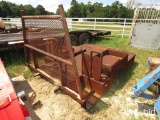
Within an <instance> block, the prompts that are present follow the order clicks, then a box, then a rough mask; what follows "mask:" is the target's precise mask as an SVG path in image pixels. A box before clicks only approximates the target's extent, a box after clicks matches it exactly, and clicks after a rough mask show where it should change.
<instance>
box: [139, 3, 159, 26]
mask: <svg viewBox="0 0 160 120" xmlns="http://www.w3.org/2000/svg"><path fill="white" fill-rule="evenodd" d="M136 16H137V22H141V23H154V24H157V23H160V5H145V6H143V5H142V6H140V7H139V8H138V12H137V15H136Z"/></svg>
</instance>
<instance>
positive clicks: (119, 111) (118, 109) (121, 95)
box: [1, 35, 160, 120]
mask: <svg viewBox="0 0 160 120" xmlns="http://www.w3.org/2000/svg"><path fill="white" fill-rule="evenodd" d="M128 39H129V38H127V37H125V38H121V37H118V36H113V35H110V36H106V37H105V38H102V39H101V40H96V41H94V43H93V44H96V45H99V46H103V47H112V48H115V49H121V50H125V51H129V52H133V53H135V54H136V58H135V64H134V65H133V66H131V67H130V68H129V69H128V70H126V71H120V72H119V73H118V75H117V77H116V78H115V80H114V82H113V85H112V87H111V89H110V91H109V92H107V93H106V94H104V96H103V97H102V98H101V99H100V100H99V101H98V104H96V105H95V106H94V107H93V108H92V109H90V110H88V111H87V112H88V113H89V114H90V115H93V116H94V118H97V119H104V118H105V119H120V120H121V119H123V120H142V119H147V120H152V119H155V118H157V116H154V117H153V116H150V115H147V116H146V115H143V114H139V115H138V116H137V115H136V114H134V111H135V110H136V109H137V104H138V103H145V104H151V105H153V104H154V101H152V100H147V99H141V98H138V99H132V97H131V96H132V91H131V88H132V86H133V85H135V84H136V83H137V82H138V81H139V80H140V79H141V78H142V77H143V76H144V75H145V74H146V72H147V71H148V66H147V60H148V57H159V58H160V54H159V51H153V50H144V49H138V48H133V47H131V46H128V45H127V44H128ZM1 57H2V59H3V61H5V65H6V68H7V71H8V74H9V76H10V77H15V76H18V75H24V77H25V78H26V79H32V76H33V73H32V72H31V71H30V70H29V69H28V68H27V67H25V65H24V63H25V60H24V53H23V49H19V50H15V51H10V52H8V51H7V52H6V53H3V55H2V54H1ZM126 112H127V114H125V113H126Z"/></svg>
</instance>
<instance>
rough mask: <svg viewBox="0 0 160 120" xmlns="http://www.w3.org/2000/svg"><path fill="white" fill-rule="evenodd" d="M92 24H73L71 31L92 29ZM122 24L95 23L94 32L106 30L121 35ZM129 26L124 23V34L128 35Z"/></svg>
mask: <svg viewBox="0 0 160 120" xmlns="http://www.w3.org/2000/svg"><path fill="white" fill-rule="evenodd" d="M94 25H95V23H94V22H73V24H72V30H79V29H94ZM123 27H124V25H123V22H122V23H117V24H116V23H108V22H103V23H100V22H97V23H96V30H108V31H112V34H122V31H123ZM130 27H131V25H129V24H128V23H126V25H125V31H124V34H129V33H130V29H131V28H130Z"/></svg>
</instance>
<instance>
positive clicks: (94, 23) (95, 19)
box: [94, 18, 97, 30]
mask: <svg viewBox="0 0 160 120" xmlns="http://www.w3.org/2000/svg"><path fill="white" fill-rule="evenodd" d="M96 22H97V20H96V18H95V20H94V30H96Z"/></svg>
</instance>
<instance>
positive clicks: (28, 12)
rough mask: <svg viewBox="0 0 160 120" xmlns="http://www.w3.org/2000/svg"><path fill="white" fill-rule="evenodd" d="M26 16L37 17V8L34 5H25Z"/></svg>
mask: <svg viewBox="0 0 160 120" xmlns="http://www.w3.org/2000/svg"><path fill="white" fill-rule="evenodd" d="M24 11H25V15H35V8H34V7H33V6H32V5H24Z"/></svg>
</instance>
